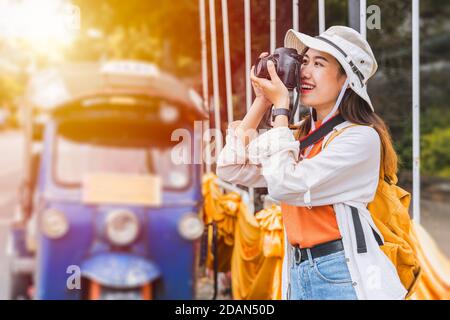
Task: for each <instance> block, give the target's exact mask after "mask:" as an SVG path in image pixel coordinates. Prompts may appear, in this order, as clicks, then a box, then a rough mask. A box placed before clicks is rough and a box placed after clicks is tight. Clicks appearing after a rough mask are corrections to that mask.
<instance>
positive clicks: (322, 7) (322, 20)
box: [318, 0, 325, 34]
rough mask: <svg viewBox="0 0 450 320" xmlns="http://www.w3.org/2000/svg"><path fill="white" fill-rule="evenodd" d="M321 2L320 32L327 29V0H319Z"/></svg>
mask: <svg viewBox="0 0 450 320" xmlns="http://www.w3.org/2000/svg"><path fill="white" fill-rule="evenodd" d="M318 1H319V3H318V5H319V34H320V33H322V32H324V31H325V0H318Z"/></svg>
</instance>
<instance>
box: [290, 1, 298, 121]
mask: <svg viewBox="0 0 450 320" xmlns="http://www.w3.org/2000/svg"><path fill="white" fill-rule="evenodd" d="M298 10H299V5H298V0H292V29H294V30H295V31H298V30H299V21H298ZM297 94H298V93H297V92H294V94H293V99H294V100H295V99H296V98H297ZM299 121H300V108H297V111H295V114H294V123H297V122H299Z"/></svg>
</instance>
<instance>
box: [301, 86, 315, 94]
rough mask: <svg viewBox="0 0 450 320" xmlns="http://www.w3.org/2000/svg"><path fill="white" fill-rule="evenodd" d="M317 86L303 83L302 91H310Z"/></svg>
mask: <svg viewBox="0 0 450 320" xmlns="http://www.w3.org/2000/svg"><path fill="white" fill-rule="evenodd" d="M315 87H316V86H314V85H310V84H302V85H301V93H310V92H311V91H313V90H314V88H315Z"/></svg>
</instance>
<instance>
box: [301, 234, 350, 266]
mask: <svg viewBox="0 0 450 320" xmlns="http://www.w3.org/2000/svg"><path fill="white" fill-rule="evenodd" d="M307 250H310V251H311V256H312V258H313V259H316V258H319V257H323V256H326V255H329V254H332V253H336V252H339V251H342V250H344V244H343V243H342V240H341V239H339V240H334V241H330V242H325V243H321V244H318V245H317V246H314V247H312V248H308V249H307V248H303V249H301V248H299V247H298V246H294V261H295V263H296V264H300V263H302V262H303V261H306V260H308V253H307Z"/></svg>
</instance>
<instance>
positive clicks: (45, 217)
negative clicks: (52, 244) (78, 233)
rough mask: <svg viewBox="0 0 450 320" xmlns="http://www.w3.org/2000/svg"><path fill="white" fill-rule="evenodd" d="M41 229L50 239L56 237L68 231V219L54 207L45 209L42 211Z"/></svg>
mask: <svg viewBox="0 0 450 320" xmlns="http://www.w3.org/2000/svg"><path fill="white" fill-rule="evenodd" d="M40 225H41V231H42V233H43V234H44V235H46V236H47V237H49V238H50V239H58V238H61V237H62V236H64V235H65V234H66V233H67V231H69V221H68V220H67V217H66V216H65V215H64V213H62V212H60V211H58V210H56V209H47V210H45V211H44V212H43V213H42V217H41V223H40Z"/></svg>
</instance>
